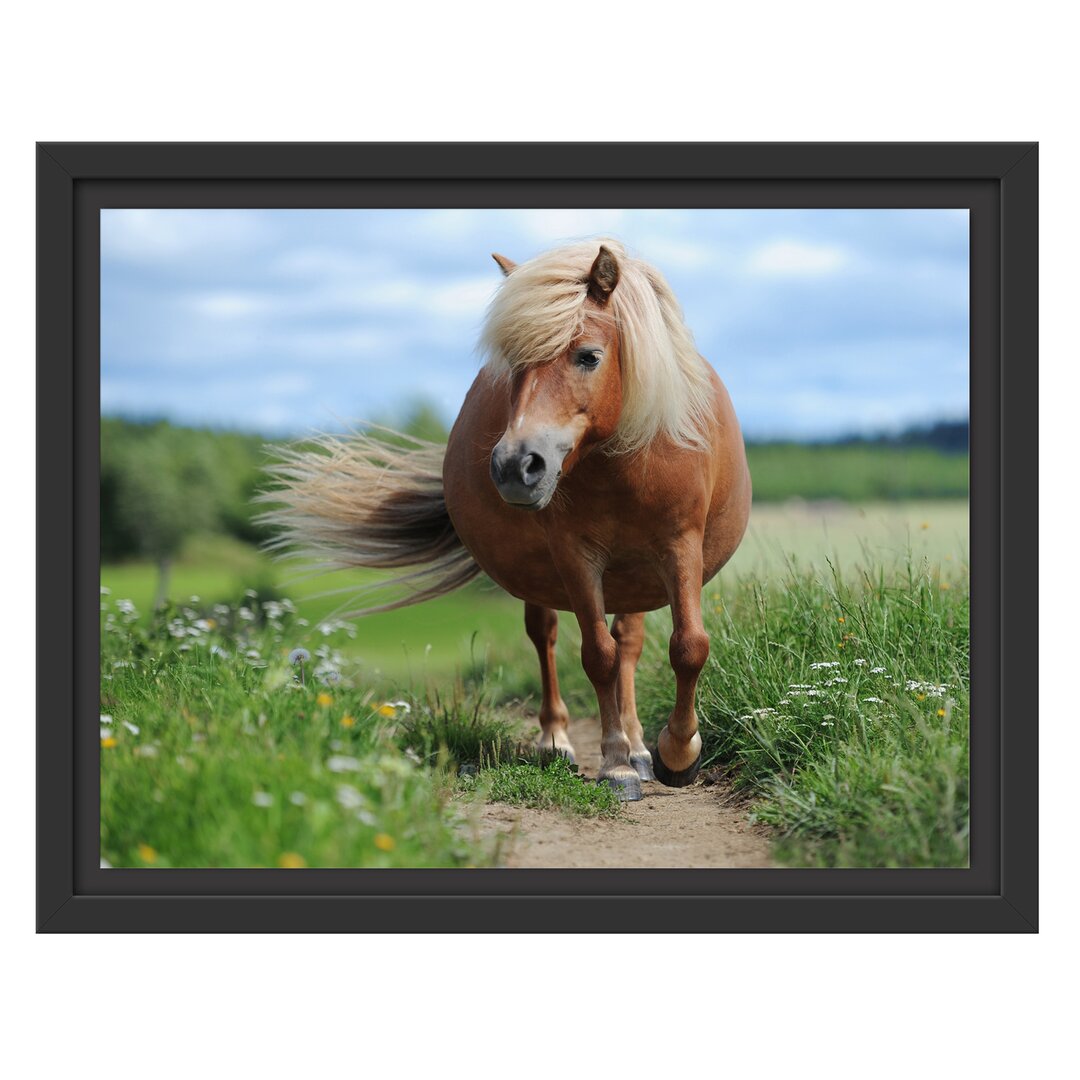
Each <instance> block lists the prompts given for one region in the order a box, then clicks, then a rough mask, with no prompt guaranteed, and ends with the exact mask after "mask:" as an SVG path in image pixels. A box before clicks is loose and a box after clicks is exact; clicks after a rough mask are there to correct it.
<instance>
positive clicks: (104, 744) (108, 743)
mask: <svg viewBox="0 0 1080 1080" xmlns="http://www.w3.org/2000/svg"><path fill="white" fill-rule="evenodd" d="M115 745H116V740H115V739H114V738H113V737H112V736H111V735H106V736H105V738H104V739H102V740H101V749H102V750H111V749H112V748H113V747H114V746H115Z"/></svg>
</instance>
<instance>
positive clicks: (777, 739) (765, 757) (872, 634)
mask: <svg viewBox="0 0 1080 1080" xmlns="http://www.w3.org/2000/svg"><path fill="white" fill-rule="evenodd" d="M705 618H706V627H707V629H708V631H709V633H710V635H711V640H712V648H711V654H710V657H709V661H708V663H707V665H706V667H705V670H704V671H703V673H702V678H701V682H700V687H699V694H698V713H699V719H700V724H701V732H702V738H703V742H704V746H705V762H706V764H707V765H709V766H714V767H717V766H719V767H722V768H724V769H725V770H727V771H728V772H729V773H730V774H731V776H732V777H733V778H734V781H735V784H736V785H737V786H738V787H739V788H741V789H742V790H743V791H745V792H746V793H748V794H750V795H752V796H753V797H754V799H755V802H754V804H753V814H754V816H755V817H756V818H757V819H758V820H760V821H764V822H767V823H768V824H770V825H772V826H774V827H775V828H776V829H777V832H778V835H779V841H778V844H777V853H778V855H779V856H780V857H781V858H782V859H783V860H785V861H787V862H789V863H792V864H795V865H821V866H964V865H966V863H967V851H968V700H969V676H968V670H969V663H968V657H969V653H968V589H967V582H966V578H965V575H964V574H963V572H962V571H961V572H958V573H957V574H956V575H955V576H954V577H953V578H952V579H951V580H950V579H947V578H942V577H941V576H940V573H939V571H938V570H937V569H936V568H934V567H933V566H931V565H930V564H928V563H923V564H915V563H913V562H909V563H908V564H907V565H904V566H901V567H898V568H896V569H895V570H893V571H892V572H889V571H886V569H884V568H882V567H880V566H878V567H876V568H874V569H873V570H869V569H863V570H862V571H860V572H858V573H854V574H851V575H843V574H841V573H839V572H838V571H833V572H832V573H828V574H820V573H805V572H798V571H796V570H794V569H792V570H791V571H790V572H789V574H788V576H787V578H786V579H784V580H783V581H781V582H780V583H778V584H775V585H772V586H762V585H760V584H757V583H755V582H754V581H752V580H744V581H742V582H740V583H738V584H736V585H735V586H734V587H730V588H727V589H725V590H722V591H720V590H718V591H713V592H710V593H709V594H707V596H706V602H705ZM658 622H660V625H659V626H654V628H653V633H652V635H651V637H652V644H651V647H650V650H649V653H648V654H647V657H646V659H645V661H644V662H643V664H642V667H641V669H640V671H641V674H640V676H639V698H640V701H641V704H642V713H643V715H644V716H649V717H650V719H651V726H652V727H653V729H654V730H655V729H657V728H659V727H660V726H662V724H663V723H664V719H665V717H666V714H667V710H668V709H669V708H670V704H671V700H672V683H671V675H670V670H669V669H668V668H667V665H666V657H664V656H663V652H664V651H665V650H664V649H663V648H662V646H663V645H664V644H665V643H666V638H665V635H664V633H663V630H662V621H660V620H658Z"/></svg>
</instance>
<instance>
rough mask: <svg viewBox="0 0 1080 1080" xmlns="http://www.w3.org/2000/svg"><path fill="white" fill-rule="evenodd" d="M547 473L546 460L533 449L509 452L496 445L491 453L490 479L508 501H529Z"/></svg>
mask: <svg viewBox="0 0 1080 1080" xmlns="http://www.w3.org/2000/svg"><path fill="white" fill-rule="evenodd" d="M546 474H547V462H545V461H544V458H543V455H541V454H538V453H536V451H535V450H521V451H519V452H518V453H511V452H510V451H508V450H507V449H506V448H505V447H501V446H496V447H495V449H494V450H493V451H492V453H491V479H492V480H494V481H495V486H496V487H497V488H498V489H499V491H500V492H502V495H503V498H505V499H506V500H507V501H508V502H529V501H531V500H532V499H533V497H534V495H535V492H534V490H533V489H534V488H535V487H536V485H537V484H539V483H540V481H541V480H543V478H544V476H545V475H546Z"/></svg>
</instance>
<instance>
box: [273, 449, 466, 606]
mask: <svg viewBox="0 0 1080 1080" xmlns="http://www.w3.org/2000/svg"><path fill="white" fill-rule="evenodd" d="M374 430H376V431H378V432H380V433H381V434H382V435H383V436H384V437H383V438H379V437H376V436H373V435H370V434H367V433H355V434H352V435H348V436H333V435H322V436H319V437H318V438H316V439H314V440H313V441H311V442H308V443H307V444H306V445H305V446H303V447H285V448H282V447H273V448H272V450H273V453H274V455H275V456H276V458H277V460H276V461H275V462H274V463H273V464H271V465H269V466H267V469H266V471H267V473H268V474H269V475H270V476H271V477H272V478H273V479H274V481H276V486H275V487H274V488H273V489H272V490H269V491H266V492H264V493H263V494H261V495H259V496H258V499H257V501H259V502H262V503H269V504H275V505H274V509H271V510H268V511H267V512H266V513H263V514H260V515H259V518H258V520H259V521H260V522H261V523H263V524H266V525H269V526H271V527H273V528H274V529H275V530H277V536H276V537H275V538H274V539H273V540H271V541H270V542H269V543H268V544H267V545H266V546H267V548H269V549H270V550H271V551H274V552H275V553H278V554H283V555H284V554H292V555H300V556H304V557H306V558H308V559H309V560H313V561H314V562H315V563H316V568H317V569H319V570H343V569H352V568H356V567H364V568H367V569H373V570H399V569H407V568H409V569H408V570H407V572H406V573H403V574H397V575H394V576H392V577H389V578H388V579H385V580H381V581H379V582H378V583H376V584H374V585H370V586H365V587H363V588H362V589H360V590H358V593H357V596H358V597H359V596H362V595H365V594H369V593H371V592H376V591H377V592H379V593H382V592H383V591H384V590H395V589H398V590H400V589H405V590H406V594H405V595H404V596H400V597H398V598H396V599H393V600H390V601H387V602H386V603H381V604H376V605H374V606H370V607H365V608H362V609H360V610H357V611H353V612H350V613H349V614H350V615H353V616H358V615H370V614H373V613H375V612H377V611H391V610H393V609H394V608H400V607H406V606H407V605H409V604H419V603H422V602H423V601H424V600H431V599H433V598H434V597H436V596H442V595H444V594H445V593H448V592H452V591H453V590H454V589H458V588H460V587H461V586H462V585H465V584H466V583H467V582H469V581H471V580H472V579H473V578H474V577H476V576H477V574H479V573H480V567H479V566H478V565H477V564H476V562H475V561H474V560H473V557H472V556H471V555H470V554H469V553H468V551H467V550H466V549H465V547H464V546H463V545H462V543H461V540H460V539H459V538H458V535H457V533H456V532H455V531H454V526H453V524H452V523H451V521H450V515H449V514H448V513H447V510H446V500H445V499H444V497H443V485H442V460H443V453H444V452H445V447H444V446H440V445H439V444H437V443H429V442H426V441H424V440H422V439H416V438H413V437H411V436H408V435H402V434H400V433H399V432H395V431H390V430H389V429H382V428H377V429H374Z"/></svg>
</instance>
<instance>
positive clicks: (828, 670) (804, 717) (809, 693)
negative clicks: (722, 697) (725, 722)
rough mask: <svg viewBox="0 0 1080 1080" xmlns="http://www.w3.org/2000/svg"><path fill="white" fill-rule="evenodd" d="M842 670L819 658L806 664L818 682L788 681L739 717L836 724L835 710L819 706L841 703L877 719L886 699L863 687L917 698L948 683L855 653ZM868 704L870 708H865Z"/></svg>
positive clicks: (938, 692)
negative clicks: (891, 669)
mask: <svg viewBox="0 0 1080 1080" xmlns="http://www.w3.org/2000/svg"><path fill="white" fill-rule="evenodd" d="M850 663H851V667H850V668H849V669H847V671H846V673H845V674H841V673H840V671H839V670H837V669H839V668H840V667H841V663H840V661H838V660H818V661H815V662H814V663H811V664H809V665H808V669H809V670H810V671H812V672H821V677H819V681H818V682H817V683H789V684H788V688H787V690H786V691H785V693H784V696H783V697H782V698H781V699H780V700H779V701H778V702H777V704H776V706H764V707H762V708H758V709H752V710H751V711H750V712H748V713H746V714H744V715H743V716H740V717H739V720H740V721H741V722H742V723H744V724H754V723H760V722H762V721H766V722H768V723H771V724H775V725H776V726H777V727H778V728H783V727H785V726H789V725H792V724H796V725H802V724H805V723H807V722H810V721H812V722H814V723H816V725H817V726H818V727H825V728H829V727H835V726H836V724H837V712H821V711H820V710H821V709H827V708H830V707H832V708H834V709H835V708H836V706H838V705H839V706H843V707H844V708H845V709H847V710H849V712H851V711H854V712H857V713H861V714H862V716H863V718H864V719H865V720H867V721H871V722H878V721H881V720H883V719H886V718H887V717H888V716H889V715H890V714H889V713H887V712H885V711H883V708H882V707H887V705H888V699H887V698H883V697H881V696H880V694H879V693H874V692H871V693H865V694H864V691H878V690H882V689H884V690H888V691H890V692H891V693H892V694H893V695H895V694H896V693H897V692H898V691H900V689H901V687H902V688H903V689H904V690H906V691H908V692H909V693H914V694H917V695H919V697H920V698H923V697H932V698H942V697H944V696H945V695H946V694H947V693H948V689H949V688H948V686H946V685H944V684H939V683H933V682H925V681H923V680H921V679H913V678H912V679H896V678H894V677H893V676H892V675H889V674H888V673H887V672H886V670H885V668H884V667H881V666H873V667H872V666H871V665H870V661H868V660H866V659H865V658H863V657H855V658H853V659H852V660H851V661H850ZM867 707H869V708H867Z"/></svg>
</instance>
